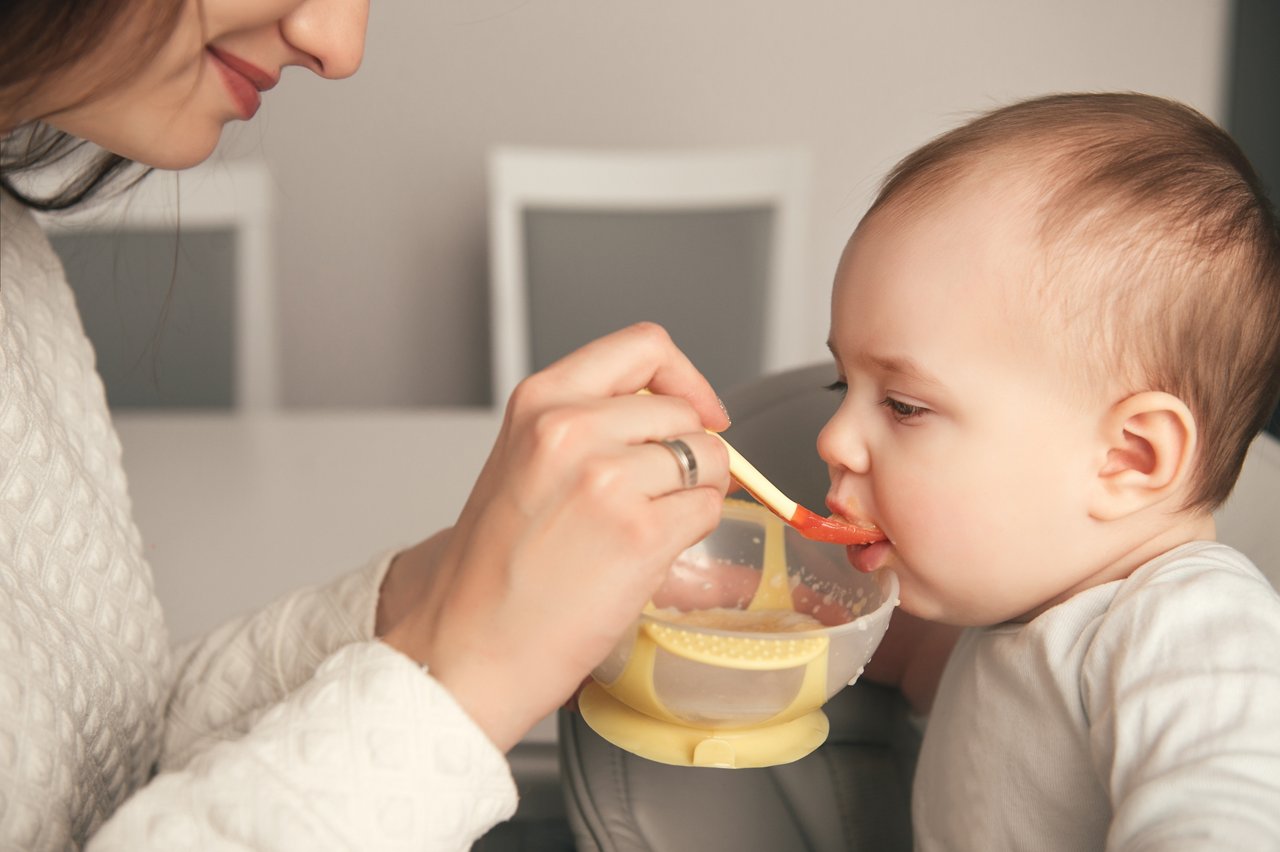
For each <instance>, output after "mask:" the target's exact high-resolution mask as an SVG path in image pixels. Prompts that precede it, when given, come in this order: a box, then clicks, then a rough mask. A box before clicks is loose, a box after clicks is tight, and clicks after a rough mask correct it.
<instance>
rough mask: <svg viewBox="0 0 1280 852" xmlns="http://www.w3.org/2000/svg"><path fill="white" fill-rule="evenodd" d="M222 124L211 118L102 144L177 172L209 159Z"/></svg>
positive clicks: (148, 163)
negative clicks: (146, 136) (198, 124)
mask: <svg viewBox="0 0 1280 852" xmlns="http://www.w3.org/2000/svg"><path fill="white" fill-rule="evenodd" d="M222 127H223V125H222V123H221V122H217V123H213V122H211V123H210V124H209V125H208V126H202V127H198V128H192V127H184V128H182V129H181V130H179V129H177V128H174V129H171V130H169V131H168V132H166V133H161V134H157V135H156V136H154V137H153V138H149V139H132V140H127V141H125V140H122V142H123V144H118V145H111V144H106V145H102V147H104V148H106V149H107V150H109V151H112V152H113V153H116V154H119V155H120V156H122V157H127V158H128V159H130V160H133V161H134V162H136V163H141V164H143V165H144V166H151V167H152V168H154V169H162V170H164V171H170V172H177V171H182V170H183V169H189V168H192V167H193V166H198V165H200V164H201V163H203V162H204V161H205V160H207V159H209V157H210V156H211V155H212V154H213V152H214V150H216V149H217V147H218V141H219V140H220V139H221V137H222ZM94 141H96V140H94ZM99 144H102V143H101V142H100V143H99Z"/></svg>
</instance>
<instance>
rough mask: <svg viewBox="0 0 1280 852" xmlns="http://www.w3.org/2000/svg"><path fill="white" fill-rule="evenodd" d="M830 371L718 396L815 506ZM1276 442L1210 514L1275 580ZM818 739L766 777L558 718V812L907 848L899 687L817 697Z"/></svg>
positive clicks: (668, 844) (1278, 530) (617, 835)
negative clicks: (824, 734)
mask: <svg viewBox="0 0 1280 852" xmlns="http://www.w3.org/2000/svg"><path fill="white" fill-rule="evenodd" d="M833 375H834V374H833V370H832V368H831V367H830V366H829V365H826V364H823V365H816V366H813V367H802V368H799V369H795V370H790V371H788V372H785V373H778V374H776V375H773V376H768V377H766V378H764V379H761V380H760V381H758V382H755V383H752V384H750V385H747V386H745V387H742V388H739V389H737V390H736V391H735V392H733V393H731V394H729V395H727V396H726V397H725V403H726V405H727V407H728V409H729V411H730V413H731V414H732V415H733V418H734V425H733V430H732V432H731V433H730V437H731V438H732V440H733V442H734V446H736V447H737V448H738V449H740V450H741V451H742V453H743V455H745V456H746V457H747V458H749V459H751V460H752V461H753V462H754V463H755V464H756V466H757V467H759V468H760V469H761V470H762V471H763V472H764V473H765V474H766V475H767V476H768V477H769V478H770V479H772V480H773V481H774V482H775V483H777V485H778V486H779V487H780V488H781V489H782V491H783V492H784V493H786V494H787V495H789V496H791V497H793V498H794V499H796V500H798V501H799V502H800V503H801V504H802V505H804V506H807V507H809V508H812V509H821V508H822V505H823V500H824V498H825V495H826V491H827V473H826V469H825V467H824V466H823V464H822V462H821V460H820V459H818V457H817V453H816V450H815V449H814V442H815V440H816V438H817V434H818V431H819V430H820V429H821V427H822V425H823V424H824V423H825V422H826V420H827V418H828V417H829V416H830V414H831V413H832V411H833V410H834V409H835V406H836V404H837V397H836V396H835V395H834V394H831V393H829V392H827V391H825V390H824V389H823V385H825V384H827V383H828V382H830V381H831V380H832V378H833ZM1277 507H1280V441H1277V440H1276V439H1275V438H1273V437H1272V436H1270V435H1267V434H1263V435H1261V436H1260V437H1259V438H1258V439H1257V441H1256V442H1255V443H1254V445H1253V447H1252V449H1251V450H1250V453H1249V458H1248V460H1247V461H1246V463H1245V469H1244V471H1243V473H1242V474H1241V477H1240V481H1239V483H1238V484H1237V486H1236V490H1235V492H1234V493H1233V494H1232V497H1231V499H1230V500H1228V502H1227V504H1226V506H1224V507H1223V509H1222V510H1221V511H1220V512H1218V513H1217V521H1218V535H1219V539H1220V540H1222V541H1224V542H1226V543H1227V544H1231V545H1233V546H1235V547H1237V548H1239V549H1240V550H1242V551H1243V552H1244V553H1246V554H1247V555H1248V556H1249V557H1250V558H1251V559H1253V561H1254V562H1255V563H1256V564H1257V565H1258V567H1259V568H1261V569H1262V571H1263V573H1265V574H1267V576H1268V577H1269V578H1270V580H1271V582H1272V584H1273V585H1280V524H1278V523H1277V520H1280V518H1277V517H1276V515H1277ZM824 709H825V711H826V713H827V716H828V717H829V718H830V721H831V734H830V736H829V738H828V739H827V742H826V743H825V744H824V745H822V746H821V747H819V748H818V749H817V750H816V751H815V752H813V753H812V754H810V755H809V756H807V757H805V758H803V759H801V760H798V761H796V762H795V763H791V764H787V765H783V766H775V767H771V768H768V769H699V768H684V767H675V766H666V765H664V764H660V763H654V762H652V761H649V760H645V759H644V758H640V757H636V756H634V755H632V754H629V753H627V752H625V751H622V750H621V749H619V748H616V747H615V746H613V745H611V744H609V743H608V742H606V741H605V740H603V739H601V738H600V737H599V736H598V735H597V734H596V733H595V732H594V731H592V730H591V729H590V728H589V727H588V726H587V725H586V723H585V722H584V721H583V720H582V718H581V716H579V715H577V714H575V713H567V712H562V713H561V714H560V719H559V748H560V761H561V776H562V783H563V786H564V795H565V807H566V811H567V815H568V820H569V824H570V826H571V828H572V830H573V834H574V839H575V842H576V844H577V848H578V849H579V850H580V852H720V850H734V852H791V850H797V851H798V850H804V851H805V852H847V850H874V851H875V852H894V850H899V849H902V850H908V849H910V848H911V824H910V809H909V806H910V793H911V779H912V772H913V769H914V766H915V759H916V755H917V754H918V750H919V743H920V734H919V730H918V728H917V727H916V726H915V725H914V724H913V723H912V722H911V720H910V718H909V715H908V709H907V706H906V703H905V701H904V700H903V699H902V697H901V696H900V695H899V694H898V693H897V692H896V691H895V690H890V689H886V688H883V687H880V686H876V685H875V684H870V683H858V684H855V685H854V686H851V687H849V688H847V689H845V690H843V691H842V692H840V693H839V694H837V695H836V697H835V698H834V699H832V700H831V701H830V702H828V703H827V705H826V707H825V708H824Z"/></svg>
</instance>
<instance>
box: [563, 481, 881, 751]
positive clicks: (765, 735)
mask: <svg viewBox="0 0 1280 852" xmlns="http://www.w3.org/2000/svg"><path fill="white" fill-rule="evenodd" d="M793 536H794V538H795V539H800V537H799V536H798V535H796V534H794V533H793V532H791V531H790V530H789V528H788V527H786V526H785V525H784V524H783V523H782V522H781V521H780V520H778V519H777V518H776V517H775V516H774V515H773V514H772V513H770V512H769V511H767V510H766V509H764V508H762V507H760V506H758V505H755V504H753V503H746V502H744V501H740V500H728V501H726V502H725V511H724V519H723V520H722V522H721V525H720V527H718V528H717V530H716V531H715V532H713V533H712V535H711V536H709V537H708V538H707V539H706V540H705V541H704V542H702V543H700V544H699V545H696V546H695V547H694V548H691V549H690V550H689V551H686V554H685V556H687V557H688V560H687V563H688V564H695V563H696V564H697V565H698V566H700V567H701V568H705V569H706V570H705V573H703V574H699V573H697V572H693V573H691V572H690V571H689V570H688V569H687V568H686V570H685V571H684V572H683V574H682V575H680V576H679V577H676V575H678V574H680V572H679V571H677V570H676V566H673V571H672V575H673V577H674V578H675V579H669V580H668V583H667V584H666V585H664V589H663V590H660V592H659V594H658V595H655V602H656V601H657V599H658V598H659V597H660V596H663V595H664V594H665V597H666V598H667V599H669V600H668V601H667V602H666V603H664V604H663V606H664V607H665V606H668V605H672V606H674V607H675V610H678V611H679V612H680V613H685V614H687V613H689V612H692V611H694V610H708V609H715V608H726V607H727V608H728V609H736V610H744V611H747V612H751V613H752V615H753V616H756V617H760V616H763V617H765V619H766V622H765V623H770V622H768V619H770V618H773V617H774V616H776V615H781V616H785V617H787V618H790V619H792V620H794V619H795V616H794V615H793V614H792V612H793V611H801V612H805V611H806V610H807V609H811V610H812V611H813V613H814V614H815V615H817V613H818V611H819V609H820V608H825V613H824V614H826V615H828V616H829V614H830V612H831V611H832V608H833V607H834V608H836V609H838V610H839V611H840V612H842V613H845V617H844V618H843V620H842V621H843V623H837V624H835V625H834V626H831V627H821V628H818V629H805V630H802V631H800V632H740V631H736V630H725V629H716V628H715V627H711V626H707V625H705V624H700V625H695V624H690V623H686V622H684V621H671V620H663V613H664V611H665V612H667V613H668V614H670V612H672V611H673V610H660V609H658V608H657V607H656V606H650V607H649V608H648V609H646V614H645V615H644V616H642V617H641V618H640V619H639V621H638V622H637V623H636V625H635V629H634V631H633V632H632V633H629V634H628V636H627V637H626V638H625V639H624V640H623V641H622V642H621V643H619V646H618V647H617V648H615V649H614V653H613V654H611V655H610V659H609V660H606V662H605V663H604V664H602V665H601V666H600V667H599V668H597V669H596V671H595V672H594V673H593V675H594V677H595V682H594V683H591V684H589V685H588V686H587V687H586V688H585V689H584V690H583V692H582V694H581V695H580V696H579V699H578V706H579V709H580V710H581V712H582V715H583V718H584V719H585V720H586V722H587V724H588V725H590V726H591V728H592V729H593V730H595V732H596V733H598V734H599V735H600V736H602V737H604V738H605V739H606V740H608V741H609V742H611V743H613V744H614V745H616V746H618V747H620V748H623V749H626V750H627V751H629V752H632V753H633V754H637V755H639V756H641V757H645V758H648V759H650V760H654V761H658V762H659V763H667V764H672V765H676V766H708V767H725V768H749V767H761V766H774V765H777V764H782V763H790V762H792V761H794V760H799V759H800V758H802V757H804V756H805V755H807V754H809V753H810V752H812V751H813V750H814V749H816V748H817V747H818V746H820V745H821V744H822V743H823V742H824V741H825V740H826V738H827V733H828V730H829V723H828V721H827V717H826V715H825V714H824V713H823V712H822V711H821V709H820V708H821V706H822V705H823V704H824V703H825V702H826V701H827V699H828V698H830V697H831V695H833V694H835V692H837V691H838V690H839V689H840V688H841V687H843V686H844V685H845V684H846V683H850V682H852V679H856V678H857V675H858V674H860V673H861V670H862V664H863V663H865V662H866V660H867V658H869V657H870V655H871V651H872V650H874V648H875V646H876V644H878V642H879V640H880V637H881V636H882V635H883V633H884V628H885V626H886V625H887V622H888V614H889V612H890V611H891V610H892V608H893V605H895V604H896V602H897V601H896V597H897V581H896V578H894V577H893V576H892V575H888V576H887V579H885V578H872V577H867V576H865V575H859V574H857V573H856V572H854V571H853V570H852V569H851V568H850V567H849V565H848V563H847V561H846V559H845V556H844V551H843V548H838V547H835V546H832V545H821V544H816V543H813V542H806V541H803V540H802V539H801V540H800V543H799V544H795V543H794V541H793V538H792V537H793ZM789 563H790V564H789ZM680 564H681V563H680V562H679V561H678V562H677V566H679V565H680ZM746 575H749V579H750V582H749V583H748V584H746V585H744V576H746ZM681 583H683V585H681ZM726 596H727V597H726ZM797 602H801V605H800V606H797ZM762 610H764V611H765V612H761V611H762ZM863 610H867V611H866V612H865V613H864V612H863ZM699 614H700V615H701V613H699ZM744 614H745V613H744Z"/></svg>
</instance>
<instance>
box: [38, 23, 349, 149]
mask: <svg viewBox="0 0 1280 852" xmlns="http://www.w3.org/2000/svg"><path fill="white" fill-rule="evenodd" d="M368 15H369V0H185V3H184V9H183V12H182V16H181V18H180V19H179V22H178V25H177V27H176V29H174V31H173V33H172V34H171V35H170V36H169V38H168V40H167V41H166V42H165V43H164V45H163V46H162V47H161V48H160V51H159V52H158V53H157V54H156V55H155V56H154V57H153V58H152V59H151V60H150V61H149V62H147V63H146V64H145V65H144V66H142V67H141V68H140V69H138V70H137V71H136V72H134V73H132V74H131V75H130V76H129V77H128V78H126V79H125V81H124V82H123V83H122V84H119V85H116V86H111V87H109V88H106V89H104V90H102V91H100V92H96V91H94V90H93V88H92V87H93V85H94V82H95V81H96V80H101V79H104V75H110V74H111V72H112V68H111V64H112V63H113V62H128V61H129V58H130V57H129V54H128V51H129V45H128V43H127V41H128V36H127V34H128V30H129V28H130V26H132V25H133V24H131V23H129V22H126V23H124V24H123V25H122V27H123V30H124V31H125V34H124V35H122V36H121V37H120V38H118V39H116V40H114V41H115V42H116V43H112V44H108V45H106V46H104V48H103V50H102V51H99V52H96V53H95V54H92V55H90V56H89V57H86V59H85V60H84V61H82V62H79V63H77V64H76V65H74V66H72V67H71V68H70V69H68V71H67V72H66V73H65V75H63V77H62V78H61V79H59V80H58V81H57V82H56V84H55V85H56V87H57V88H56V91H53V92H49V97H48V98H46V99H45V100H44V102H43V103H41V104H40V106H42V107H44V108H46V110H47V112H48V114H46V115H45V116H43V118H44V120H45V121H46V122H47V123H48V124H51V125H53V126H54V127H57V128H58V129H59V130H64V131H66V132H68V133H71V134H72V135H74V136H78V137H80V138H82V139H88V140H90V141H92V142H94V143H97V144H98V145H100V146H102V147H103V148H106V149H107V150H109V151H112V152H114V153H116V154H120V155H122V156H125V157H128V158H130V159H132V160H137V161H138V162H141V163H145V164H147V165H150V166H155V167H157V168H162V169H181V168H187V167H189V166H193V165H195V164H197V163H199V162H201V161H202V160H204V159H205V158H206V157H208V156H209V155H210V154H211V153H212V152H213V149H214V147H215V146H216V145H217V144H218V139H219V137H220V136H221V134H222V128H223V126H224V125H225V124H226V123H227V122H229V121H233V120H236V119H239V120H248V119H249V118H252V117H253V115H254V113H255V112H257V110H258V106H259V104H260V101H261V93H262V92H265V91H266V90H268V89H270V88H272V87H273V86H275V84H276V83H277V82H278V81H279V79H280V72H281V71H282V70H283V69H284V68H285V67H286V66H289V65H299V66H302V67H304V68H309V69H311V70H312V71H313V72H315V73H316V74H319V75H320V76H321V77H325V78H328V79H337V78H340V77H347V76H349V75H351V74H353V73H355V71H356V69H357V68H358V67H359V66H360V60H361V57H362V56H363V55H364V36H365V26H366V23H367V21H368ZM121 42H125V43H121ZM105 78H106V79H109V76H106V77H105ZM85 91H89V92H90V94H89V95H88V96H87V97H85V96H84V94H83V93H84V92H85ZM59 98H60V99H61V100H58V99H59ZM66 103H71V104H72V105H71V106H70V107H62V108H60V104H66Z"/></svg>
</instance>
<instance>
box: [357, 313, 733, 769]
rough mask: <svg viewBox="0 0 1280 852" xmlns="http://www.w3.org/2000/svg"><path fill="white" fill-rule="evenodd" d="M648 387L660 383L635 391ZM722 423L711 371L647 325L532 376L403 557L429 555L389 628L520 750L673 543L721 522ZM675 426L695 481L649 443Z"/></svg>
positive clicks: (661, 571) (499, 738) (592, 661)
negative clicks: (701, 369) (488, 446)
mask: <svg viewBox="0 0 1280 852" xmlns="http://www.w3.org/2000/svg"><path fill="white" fill-rule="evenodd" d="M646 387H647V388H649V389H650V390H651V391H652V392H653V393H652V395H644V396H638V395H636V391H638V390H640V389H641V388H646ZM727 426H728V418H727V417H726V415H725V414H724V411H723V409H722V408H721V407H720V405H719V401H718V400H717V398H716V396H715V394H714V392H713V391H712V390H711V387H710V386H709V385H708V384H707V382H706V380H705V379H704V378H703V377H702V376H701V375H700V374H699V373H698V372H697V370H696V369H694V367H693V365H692V364H690V363H689V361H688V359H687V358H685V356H684V355H683V354H682V353H681V352H680V351H679V350H678V349H677V348H676V347H675V345H674V344H673V343H672V342H671V339H670V338H669V337H668V336H667V334H666V332H664V331H663V330H662V329H661V328H659V327H658V326H656V325H652V324H641V325H636V326H632V327H630V328H627V329H624V330H622V331H620V332H617V333H615V334H612V335H609V336H608V337H604V338H601V339H600V340H597V341H595V342H593V343H590V344H588V345H587V346H584V347H583V348H582V349H579V350H578V351H576V352H574V353H572V354H570V355H568V356H566V357H565V358H564V359H562V360H560V361H558V362H557V363H555V364H553V365H551V366H550V367H548V368H547V369H546V370H543V371H542V372H540V373H538V374H536V375H534V376H531V377H529V378H528V379H526V380H525V381H524V382H523V383H521V384H520V386H519V387H517V388H516V390H515V392H514V393H513V394H512V396H511V401H510V403H509V404H508V406H507V411H506V417H505V420H504V422H503V426H502V431H501V432H500V434H499V435H498V439H497V442H496V443H495V445H494V448H493V452H492V454H491V455H490V456H489V460H488V461H487V462H486V464H485V467H484V469H483V471H482V472H481V474H480V478H479V479H478V480H477V482H476V485H475V488H474V490H473V491H472V492H471V496H470V498H469V499H468V501H467V504H466V506H465V507H464V509H463V511H462V514H461V516H460V517H459V519H458V523H457V524H456V525H455V526H454V528H453V529H452V530H451V531H449V532H448V533H447V534H443V535H440V536H437V537H433V538H432V539H428V541H427V542H424V543H423V544H422V545H420V546H419V547H418V548H415V549H414V550H412V551H407V552H406V553H405V554H404V555H403V556H402V557H400V559H408V560H409V563H407V564H413V563H415V562H417V563H424V564H425V563H430V564H431V568H430V570H429V571H426V572H417V573H418V579H417V580H416V581H408V582H405V581H397V582H396V584H397V585H399V586H400V587H401V588H402V589H403V588H405V587H406V586H408V587H412V586H413V584H414V582H419V583H421V588H420V594H419V595H418V597H417V600H416V601H415V602H414V604H413V606H412V607H411V608H410V609H409V610H408V611H407V612H405V613H403V614H399V613H395V612H392V611H388V612H387V613H385V614H386V616H387V619H386V622H384V623H392V626H391V627H390V630H389V631H388V632H387V634H386V635H385V637H384V638H385V640H386V641H387V642H388V643H389V644H391V645H392V646H393V647H396V648H398V649H400V650H401V651H403V652H404V653H406V654H408V655H409V656H411V657H413V658H414V659H417V660H419V661H421V662H424V663H426V664H427V665H428V666H429V668H430V671H431V673H432V675H433V676H434V677H435V678H436V679H437V680H438V681H439V682H440V683H442V684H443V685H444V686H445V687H446V688H447V689H449V690H450V692H451V693H452V694H453V696H454V698H455V699H456V700H457V701H458V703H459V704H461V705H462V707H463V709H465V710H466V711H467V712H468V713H469V714H470V715H471V716H472V718H473V719H475V721H476V722H477V724H479V725H480V727H481V728H482V729H483V730H484V731H485V732H486V733H487V734H488V735H489V737H490V738H491V739H492V740H493V741H494V743H496V744H497V745H498V746H499V747H500V748H502V749H503V750H506V749H508V748H510V747H511V746H512V745H514V744H515V743H516V742H517V741H518V740H519V739H520V737H521V736H523V735H524V733H525V732H526V731H528V729H529V728H530V727H531V726H532V725H533V724H534V723H535V722H536V721H538V719H540V718H542V717H543V716H545V715H546V714H547V713H549V712H551V711H552V710H554V709H555V708H556V707H557V706H559V705H560V704H561V703H563V702H564V701H565V699H566V698H568V697H569V696H570V695H571V694H572V693H573V691H574V689H575V688H576V687H577V686H578V684H579V683H580V682H581V681H582V679H583V677H584V676H585V675H586V674H587V673H588V672H589V671H590V670H591V669H592V668H594V667H595V666H596V664H597V663H599V662H600V661H601V660H602V659H604V657H605V655H606V654H607V653H608V652H609V650H610V649H611V648H612V647H613V645H614V643H615V642H616V641H617V639H618V638H619V637H620V636H621V635H622V633H623V631H624V630H625V629H627V627H628V626H629V625H630V624H631V622H632V621H633V620H634V619H635V617H636V615H637V614H638V613H639V612H640V609H641V608H642V607H643V606H644V604H645V602H646V601H647V600H648V599H649V597H650V596H651V595H652V594H653V592H654V590H655V589H657V588H658V586H659V585H660V584H661V583H662V580H663V578H664V577H665V575H666V572H667V569H668V567H670V565H671V563H672V561H673V560H674V558H675V557H676V555H677V554H678V553H679V552H680V551H681V550H683V549H684V548H686V547H688V546H689V545H691V544H693V543H694V542H696V541H698V540H699V539H701V538H702V537H703V536H705V535H706V534H707V533H709V532H710V531H711V530H712V529H713V528H714V527H715V525H716V523H717V522H718V520H719V517H720V507H721V504H722V499H723V495H724V492H725V489H726V487H727V486H728V483H729V474H728V458H727V456H726V454H725V452H724V450H723V448H722V447H721V445H720V442H719V441H717V440H716V439H715V438H714V437H712V436H710V435H707V434H706V433H705V431H704V429H707V428H709V429H714V430H721V429H724V428H725V427H727ZM673 437H678V438H680V439H681V440H683V441H684V442H685V443H687V444H688V445H689V447H691V448H692V449H693V451H694V454H695V456H696V457H697V466H698V482H697V485H696V486H695V487H693V488H688V489H686V488H683V487H682V484H681V471H680V468H679V466H678V465H677V463H676V461H675V459H674V458H673V455H672V453H671V451H669V450H668V449H667V448H665V447H663V446H661V445H659V444H654V443H650V442H652V441H656V440H659V439H667V438H673ZM400 559H398V560H397V562H399V561H400ZM399 568H400V566H399V565H397V566H393V572H394V571H397V570H399ZM393 580H394V578H393V577H389V578H388V584H392V583H393ZM379 609H380V611H379V616H380V620H381V618H382V616H383V615H384V612H383V609H384V608H383V607H380V608H379ZM392 609H394V607H392ZM397 616H399V617H397Z"/></svg>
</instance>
